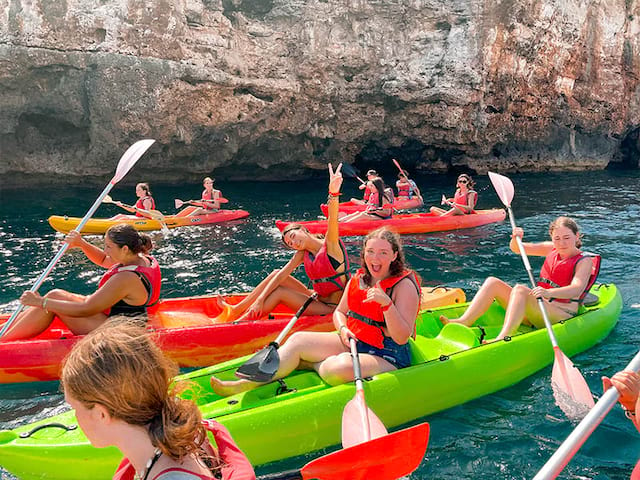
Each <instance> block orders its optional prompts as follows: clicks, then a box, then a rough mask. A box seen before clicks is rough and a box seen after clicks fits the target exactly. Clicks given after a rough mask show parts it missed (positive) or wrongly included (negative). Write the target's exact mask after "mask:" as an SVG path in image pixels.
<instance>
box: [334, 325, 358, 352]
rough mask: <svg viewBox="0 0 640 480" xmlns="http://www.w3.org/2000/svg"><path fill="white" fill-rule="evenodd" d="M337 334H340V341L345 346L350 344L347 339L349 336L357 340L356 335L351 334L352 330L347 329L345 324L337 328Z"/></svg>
mask: <svg viewBox="0 0 640 480" xmlns="http://www.w3.org/2000/svg"><path fill="white" fill-rule="evenodd" d="M338 335H340V341H341V342H342V344H343V345H344V346H345V347H350V346H351V345H350V344H349V339H350V338H353V339H354V340H357V338H356V336H355V335H354V334H353V332H352V331H351V330H349V328H348V327H347V326H346V325H342V326H341V327H340V328H339V329H338Z"/></svg>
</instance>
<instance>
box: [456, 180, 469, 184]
mask: <svg viewBox="0 0 640 480" xmlns="http://www.w3.org/2000/svg"><path fill="white" fill-rule="evenodd" d="M458 183H462V184H463V185H466V184H467V183H469V182H467V181H466V180H458Z"/></svg>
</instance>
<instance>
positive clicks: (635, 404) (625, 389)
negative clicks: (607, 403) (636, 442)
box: [602, 370, 640, 468]
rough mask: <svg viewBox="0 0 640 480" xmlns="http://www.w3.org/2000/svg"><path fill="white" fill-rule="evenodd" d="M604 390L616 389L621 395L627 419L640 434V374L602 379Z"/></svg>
mask: <svg viewBox="0 0 640 480" xmlns="http://www.w3.org/2000/svg"><path fill="white" fill-rule="evenodd" d="M602 386H603V390H605V391H606V390H609V388H611V387H612V386H613V387H616V390H618V392H619V393H620V397H619V398H618V401H619V402H620V405H622V408H623V409H624V414H625V415H626V417H627V418H628V419H629V420H631V421H632V422H633V424H634V425H635V427H636V428H637V429H638V431H639V432H640V416H639V415H638V410H639V409H640V374H638V373H637V372H633V371H631V370H622V371H620V372H618V373H616V374H615V375H614V376H613V377H611V378H608V377H602ZM639 468H640V467H639Z"/></svg>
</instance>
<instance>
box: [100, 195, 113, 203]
mask: <svg viewBox="0 0 640 480" xmlns="http://www.w3.org/2000/svg"><path fill="white" fill-rule="evenodd" d="M102 203H113V199H112V198H111V197H110V196H109V195H105V196H104V198H103V199H102Z"/></svg>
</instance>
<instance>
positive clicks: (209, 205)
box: [189, 177, 222, 215]
mask: <svg viewBox="0 0 640 480" xmlns="http://www.w3.org/2000/svg"><path fill="white" fill-rule="evenodd" d="M213 182H214V179H213V178H211V177H205V179H204V180H203V181H202V185H203V186H204V190H203V191H202V198H201V199H200V202H198V203H202V206H201V207H200V208H198V209H196V210H194V211H193V212H191V213H190V214H189V215H205V214H207V213H213V212H217V211H218V210H220V201H219V200H218V199H219V198H221V197H222V192H221V191H220V190H216V189H215V188H213Z"/></svg>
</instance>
